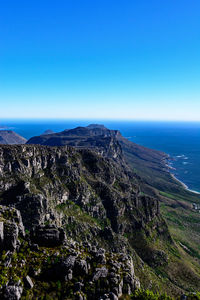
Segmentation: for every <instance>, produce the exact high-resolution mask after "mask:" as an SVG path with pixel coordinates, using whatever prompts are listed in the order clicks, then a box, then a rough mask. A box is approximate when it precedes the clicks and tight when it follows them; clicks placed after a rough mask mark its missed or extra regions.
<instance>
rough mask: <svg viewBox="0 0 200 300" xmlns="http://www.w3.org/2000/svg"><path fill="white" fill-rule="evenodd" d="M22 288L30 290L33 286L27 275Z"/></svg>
mask: <svg viewBox="0 0 200 300" xmlns="http://www.w3.org/2000/svg"><path fill="white" fill-rule="evenodd" d="M24 286H25V287H26V288H27V289H32V288H33V286H34V284H33V281H32V280H31V278H30V277H29V276H28V275H27V276H26V277H25V278H24Z"/></svg>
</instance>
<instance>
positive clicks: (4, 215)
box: [0, 206, 25, 250]
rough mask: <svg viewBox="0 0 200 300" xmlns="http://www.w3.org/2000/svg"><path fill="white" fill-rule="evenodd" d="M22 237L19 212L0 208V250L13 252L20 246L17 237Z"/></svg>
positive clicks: (22, 227) (3, 207) (22, 229)
mask: <svg viewBox="0 0 200 300" xmlns="http://www.w3.org/2000/svg"><path fill="white" fill-rule="evenodd" d="M24 235H25V233H24V226H23V223H22V219H21V214H20V212H19V211H18V210H16V209H14V208H9V207H6V206H0V249H1V250H15V249H16V248H17V246H19V244H20V242H19V236H21V237H23V236H24Z"/></svg>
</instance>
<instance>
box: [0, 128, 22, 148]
mask: <svg viewBox="0 0 200 300" xmlns="http://www.w3.org/2000/svg"><path fill="white" fill-rule="evenodd" d="M26 141H27V140H26V139H25V138H23V137H22V136H20V135H19V134H17V133H16V132H14V131H12V130H0V144H6V145H14V144H25V143H26Z"/></svg>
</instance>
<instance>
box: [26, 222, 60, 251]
mask: <svg viewBox="0 0 200 300" xmlns="http://www.w3.org/2000/svg"><path fill="white" fill-rule="evenodd" d="M31 240H32V241H33V242H34V243H36V244H38V245H39V246H42V247H56V246H59V245H62V243H63V242H64V240H65V233H64V230H63V229H62V228H57V227H56V226H54V225H47V226H45V225H38V226H37V227H35V228H34V229H33V230H32V231H31Z"/></svg>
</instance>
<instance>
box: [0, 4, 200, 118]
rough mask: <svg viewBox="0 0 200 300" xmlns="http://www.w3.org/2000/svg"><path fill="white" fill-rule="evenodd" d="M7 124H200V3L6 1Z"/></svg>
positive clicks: (2, 17)
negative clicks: (32, 120) (82, 121)
mask: <svg viewBox="0 0 200 300" xmlns="http://www.w3.org/2000/svg"><path fill="white" fill-rule="evenodd" d="M0 118H76V119H78V118H81V119H83V118H90V119H91V118H93V119H95V118H96V119H104V118H105V119H146V120H160V119H162V120H199V121H200V1H199V0H190V1H189V0H166V1H163V0H129V1H127V0H123V1H122V0H121V1H119V0H84V1H83V0H56V1H55V0H54V1H52V0H40V1H39V0H34V1H33V0H29V1H27V0H26V1H21V0H17V1H16V0H2V1H1V3H0Z"/></svg>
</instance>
